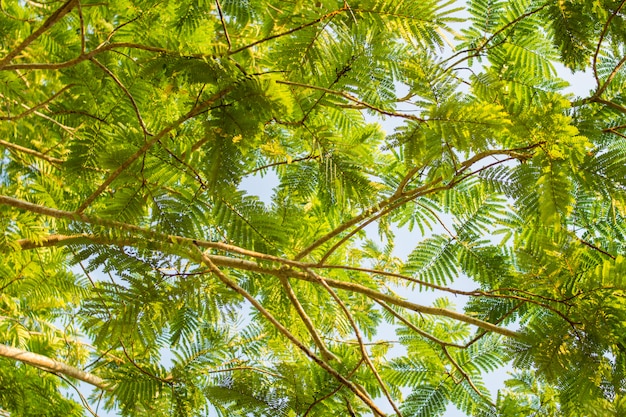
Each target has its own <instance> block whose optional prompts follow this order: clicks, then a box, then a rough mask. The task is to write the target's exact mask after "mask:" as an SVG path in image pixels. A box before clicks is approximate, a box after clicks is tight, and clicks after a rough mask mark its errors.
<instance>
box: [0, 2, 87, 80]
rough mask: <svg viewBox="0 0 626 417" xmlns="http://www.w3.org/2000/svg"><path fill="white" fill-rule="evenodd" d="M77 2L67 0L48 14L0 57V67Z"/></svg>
mask: <svg viewBox="0 0 626 417" xmlns="http://www.w3.org/2000/svg"><path fill="white" fill-rule="evenodd" d="M77 4H78V0H68V1H66V2H65V3H64V4H63V5H62V6H61V7H59V8H58V9H57V10H56V11H55V12H54V13H52V14H51V15H50V17H48V18H47V19H46V21H45V22H43V25H41V26H40V27H39V29H37V30H36V31H34V32H33V33H31V34H30V35H29V36H28V37H27V38H26V39H24V40H23V41H22V43H20V44H19V45H18V46H17V47H15V48H14V49H13V50H12V51H11V52H9V53H8V54H7V56H5V57H4V58H2V59H0V69H3V68H5V67H6V66H7V64H8V63H9V62H11V60H12V59H13V58H15V57H16V56H18V55H19V54H20V52H22V51H23V50H24V49H26V47H27V46H28V45H30V44H31V43H32V42H33V41H34V40H35V39H37V38H38V37H40V36H41V35H42V34H43V33H44V32H46V31H47V30H48V29H50V28H51V27H52V26H54V24H55V23H57V22H58V21H59V20H61V19H62V18H63V17H64V16H65V15H66V14H68V13H69V12H70V11H72V9H73V8H74V6H76V5H77Z"/></svg>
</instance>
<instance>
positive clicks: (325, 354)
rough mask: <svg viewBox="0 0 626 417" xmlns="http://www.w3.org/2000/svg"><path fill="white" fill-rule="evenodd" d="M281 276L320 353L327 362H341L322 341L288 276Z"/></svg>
mask: <svg viewBox="0 0 626 417" xmlns="http://www.w3.org/2000/svg"><path fill="white" fill-rule="evenodd" d="M279 278H280V283H281V284H282V285H283V288H284V290H285V293H286V294H287V298H289V301H290V302H291V304H292V305H293V306H294V308H295V309H296V312H297V313H298V315H299V316H300V318H301V319H302V321H303V322H304V325H305V326H306V328H307V330H308V331H309V334H310V335H311V337H312V338H313V341H314V342H315V345H316V346H317V348H318V349H319V350H320V354H321V355H322V358H324V360H325V361H327V362H330V361H331V360H333V361H338V362H339V358H337V357H336V356H335V355H334V354H333V353H332V352H331V351H330V350H328V348H327V347H326V345H325V344H324V342H323V341H322V338H321V337H320V335H319V334H318V333H317V330H315V325H314V324H313V321H312V320H311V318H310V317H309V315H308V314H307V313H306V311H304V307H302V304H300V301H299V300H298V297H297V296H296V293H295V292H294V291H293V288H292V286H291V284H289V279H288V278H287V276H285V275H281V276H280V277H279Z"/></svg>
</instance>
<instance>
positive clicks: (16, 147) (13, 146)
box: [0, 139, 65, 164]
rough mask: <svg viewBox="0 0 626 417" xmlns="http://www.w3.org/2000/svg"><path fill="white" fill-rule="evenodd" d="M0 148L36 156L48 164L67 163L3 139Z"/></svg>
mask: <svg viewBox="0 0 626 417" xmlns="http://www.w3.org/2000/svg"><path fill="white" fill-rule="evenodd" d="M0 146H4V147H6V148H9V149H13V150H15V151H17V152H23V153H25V154H28V155H32V156H35V157H37V158H39V159H43V160H44V161H48V162H51V163H53V164H62V163H63V162H65V161H64V160H62V159H59V158H55V157H53V156H48V155H46V154H43V153H41V152H38V151H36V150H34V149H30V148H25V147H23V146H20V145H16V144H15V143H11V142H7V141H6V140H2V139H0Z"/></svg>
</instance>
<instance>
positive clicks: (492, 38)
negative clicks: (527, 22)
mask: <svg viewBox="0 0 626 417" xmlns="http://www.w3.org/2000/svg"><path fill="white" fill-rule="evenodd" d="M546 6H548V3H546V4H544V5H543V6H540V7H538V8H536V9H533V10H531V11H529V12H526V13H524V14H522V15H520V16H518V17H516V18H515V19H513V20H511V21H510V22H509V23H507V24H506V25H504V26H502V27H501V28H500V29H498V30H496V31H495V32H494V33H493V34H492V35H491V36H490V37H489V38H487V39H485V41H484V42H483V43H482V44H481V45H479V46H477V47H476V48H471V49H464V50H462V51H459V52H457V53H455V54H454V55H452V56H451V57H449V58H447V59H446V60H444V61H443V62H442V63H446V62H449V61H451V60H452V59H454V58H456V57H457V56H459V55H462V54H465V53H470V52H473V53H472V54H471V55H468V56H465V57H463V58H461V59H459V60H457V61H456V62H454V63H453V64H451V65H449V66H448V67H447V68H446V69H445V71H444V72H447V71H448V70H449V69H450V68H454V67H455V66H457V65H458V64H460V63H461V62H463V61H466V60H468V59H470V58H474V57H477V56H478V55H479V54H480V52H481V51H482V50H483V49H484V48H486V47H487V45H488V44H489V43H490V42H491V41H492V40H494V39H495V38H496V37H497V36H498V35H500V34H501V33H502V32H504V31H505V30H507V29H508V28H509V27H511V26H515V25H516V24H518V23H519V22H521V21H522V20H524V19H526V18H527V17H530V16H532V15H534V14H535V13H538V12H540V11H541V10H543V9H544V8H546Z"/></svg>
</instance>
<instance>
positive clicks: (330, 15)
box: [228, 4, 348, 55]
mask: <svg viewBox="0 0 626 417" xmlns="http://www.w3.org/2000/svg"><path fill="white" fill-rule="evenodd" d="M346 10H348V8H347V7H346V5H345V4H344V6H343V7H342V8H341V9H337V10H335V11H334V12H330V13H327V14H325V15H324V16H321V17H319V18H318V19H315V20H313V21H311V22H309V23H305V24H303V25H301V26H298V27H296V28H293V29H289V30H286V31H285V32H281V33H277V34H276V35H271V36H268V37H267V38H263V39H259V40H258V41H255V42H252V43H250V44H248V45H245V46H242V47H240V48H237V49H235V50H233V51H230V52H229V53H228V55H234V54H236V53H239V52H241V51H245V50H246V49H249V48H252V47H253V46H256V45H259V44H261V43H264V42H267V41H271V40H272V39H277V38H280V37H283V36H286V35H290V34H292V33H294V32H297V31H299V30H302V29H306V28H308V27H309V26H313V25H316V24H318V23H319V22H322V21H324V20H327V19H330V18H332V17H334V16H336V15H338V14H341V13H343V12H345V11H346Z"/></svg>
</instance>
